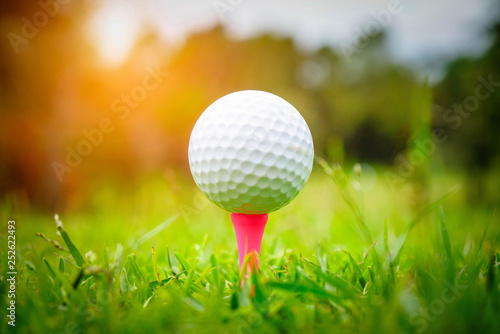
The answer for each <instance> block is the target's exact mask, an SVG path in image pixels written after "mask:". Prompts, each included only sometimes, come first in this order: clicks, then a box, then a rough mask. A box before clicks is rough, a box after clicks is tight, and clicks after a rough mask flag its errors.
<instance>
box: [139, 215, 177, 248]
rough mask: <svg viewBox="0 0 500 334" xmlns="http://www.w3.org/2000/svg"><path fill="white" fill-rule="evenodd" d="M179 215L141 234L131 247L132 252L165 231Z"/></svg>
mask: <svg viewBox="0 0 500 334" xmlns="http://www.w3.org/2000/svg"><path fill="white" fill-rule="evenodd" d="M178 216H179V215H174V216H172V217H170V218H168V219H167V220H165V221H164V222H163V223H161V224H159V225H158V226H156V227H155V228H154V229H152V230H151V231H149V232H147V233H145V234H143V235H142V236H141V237H140V238H139V239H137V241H136V242H135V244H134V246H133V247H132V251H134V250H136V249H137V248H139V247H140V246H141V245H142V244H143V243H145V242H146V241H148V240H149V239H151V238H152V237H154V236H155V235H157V234H158V233H160V232H161V231H163V230H164V229H166V228H167V227H169V226H170V225H171V224H172V223H173V222H174V221H175V220H176V219H177V217H178Z"/></svg>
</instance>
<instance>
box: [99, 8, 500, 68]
mask: <svg viewBox="0 0 500 334" xmlns="http://www.w3.org/2000/svg"><path fill="white" fill-rule="evenodd" d="M494 4H496V5H498V1H496V0H475V1H470V0H356V1H349V0H310V1H306V0H302V1H299V0H273V1H269V0H142V1H141V0H110V1H103V5H102V7H101V9H100V10H99V12H98V14H97V15H96V19H95V20H94V22H93V23H92V24H93V26H94V27H99V28H98V29H97V30H96V31H98V32H99V33H98V35H99V36H100V37H99V38H100V39H99V40H100V42H98V45H99V48H100V49H101V53H102V54H103V56H104V57H105V58H108V59H107V60H108V61H109V62H111V63H112V62H119V61H120V59H121V58H123V57H124V56H126V53H127V51H128V50H129V48H130V47H131V45H132V42H131V41H133V40H134V36H136V34H137V32H138V27H139V26H140V23H141V22H142V23H146V24H148V25H149V26H151V27H153V28H155V29H156V30H158V32H159V34H160V36H161V37H162V39H163V40H164V41H165V42H168V43H173V44H182V42H183V41H184V40H185V39H186V38H187V37H188V36H189V35H190V34H192V33H195V32H197V31H200V30H204V29H209V28H211V27H213V26H214V25H215V24H217V23H222V24H223V25H224V26H225V27H226V28H227V30H228V31H229V32H230V34H231V35H232V36H234V37H236V38H247V37H252V36H255V35H258V34H260V33H263V32H271V33H274V34H278V35H280V36H290V37H292V38H293V39H294V40H295V41H296V43H297V44H298V45H299V46H300V47H302V48H305V49H315V48H319V47H321V46H324V45H327V46H332V47H334V48H341V46H342V45H344V46H345V45H353V44H354V45H356V39H357V34H359V32H365V31H367V30H369V29H370V28H372V27H378V28H380V27H383V28H384V29H385V30H386V31H387V32H388V45H389V50H390V54H391V55H392V56H393V57H394V58H395V59H396V60H398V61H401V62H405V63H410V64H413V65H416V66H420V65H424V64H427V65H428V64H432V63H442V62H443V61H445V60H448V59H452V58H454V57H456V56H457V55H475V54H480V53H481V52H483V51H484V50H485V48H486V47H487V46H488V45H489V40H488V38H487V37H486V35H485V34H484V31H485V29H486V28H487V25H488V24H489V23H490V22H492V18H493V15H498V14H497V12H498V11H497V10H495V5H494ZM391 10H392V12H391ZM389 13H390V15H388V14H389ZM123 36H130V38H123ZM120 37H121V38H120ZM339 50H340V49H339ZM120 55H121V56H120Z"/></svg>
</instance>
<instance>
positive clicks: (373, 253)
mask: <svg viewBox="0 0 500 334" xmlns="http://www.w3.org/2000/svg"><path fill="white" fill-rule="evenodd" d="M384 173H385V171H384V169H382V168H378V167H377V168H375V169H373V168H372V169H371V170H369V169H363V172H362V173H361V176H360V175H359V174H356V173H355V172H352V171H351V169H350V168H347V167H346V172H345V173H344V171H342V169H340V167H339V166H328V165H323V166H320V165H315V170H314V173H313V175H312V176H311V179H310V181H309V182H308V184H307V185H306V187H305V189H304V190H303V191H302V193H301V194H300V195H299V196H298V197H297V198H296V199H295V200H294V201H293V202H292V203H291V204H290V205H289V206H287V207H285V208H283V209H281V210H279V211H277V212H275V213H272V214H270V216H269V222H268V225H267V227H266V231H265V234H264V241H263V245H262V254H261V257H260V271H259V273H258V275H255V276H252V277H250V278H249V279H246V280H244V284H243V286H242V284H241V279H242V275H240V273H239V266H238V256H237V249H236V240H235V237H234V231H233V227H232V225H231V222H230V218H229V214H228V213H226V212H224V211H223V210H221V209H219V208H218V207H216V206H215V205H213V204H211V203H209V202H208V201H207V200H206V199H205V198H204V197H203V196H202V195H201V193H199V191H198V190H197V189H196V188H195V186H194V183H193V182H192V181H191V180H190V179H185V180H184V179H183V178H182V177H181V176H179V177H177V178H175V179H174V180H177V181H172V180H171V181H170V182H166V181H165V179H163V178H160V177H155V176H153V177H150V178H147V179H145V180H144V181H143V182H141V183H140V186H138V187H137V188H134V189H118V188H117V187H111V186H101V187H100V188H98V189H97V190H96V192H95V193H94V194H93V195H92V197H91V198H90V199H89V200H87V201H85V202H84V203H85V205H84V206H83V208H80V209H77V210H68V211H67V212H64V213H60V216H59V220H60V221H62V225H61V223H60V222H59V225H56V223H55V222H54V217H53V216H51V215H49V214H41V213H37V212H35V211H34V210H29V209H26V208H23V209H20V208H19V204H18V203H16V202H15V201H6V202H5V203H3V205H2V206H1V208H0V209H1V215H2V222H1V224H0V225H1V226H2V230H1V231H0V236H1V240H2V242H1V248H0V268H1V275H0V295H1V301H0V303H1V308H2V310H4V311H3V312H2V314H6V308H7V307H8V305H7V302H8V300H9V299H8V298H7V292H8V290H9V287H10V285H9V282H8V281H7V278H9V275H8V274H7V272H9V269H8V267H7V237H8V235H9V234H8V229H7V221H8V220H9V219H15V220H16V229H15V235H16V247H17V248H16V269H17V285H16V318H15V324H16V327H15V328H13V327H11V326H9V325H8V324H7V322H8V321H10V320H9V319H8V318H6V317H5V316H3V317H2V318H3V320H2V322H1V325H0V328H1V332H2V333H8V332H17V333H57V334H60V333H163V332H176V333H253V332H255V333H289V332H290V333H293V332H302V333H313V332H314V333H335V332H353V333H438V332H445V333H500V299H499V283H500V279H499V274H500V272H499V270H500V268H499V263H500V253H499V248H498V243H499V242H500V233H499V232H500V227H499V224H498V213H495V211H494V209H490V208H487V207H481V206H474V207H473V206H471V205H468V204H467V200H466V196H465V192H466V190H465V188H464V187H463V186H462V187H461V186H460V185H461V183H462V181H461V177H460V175H444V174H443V175H439V174H437V175H432V176H430V177H428V178H427V179H426V182H425V184H424V185H422V184H421V183H418V182H416V181H415V180H408V181H407V182H404V183H401V184H398V185H397V188H396V189H390V187H388V185H387V182H386V179H385V177H384V175H385V174H384ZM35 233H41V234H40V235H38V236H37V235H35ZM44 239H45V240H44ZM153 248H154V253H153ZM251 284H254V289H255V296H254V297H251V296H250V290H251Z"/></svg>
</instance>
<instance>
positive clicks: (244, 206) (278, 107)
mask: <svg viewBox="0 0 500 334" xmlns="http://www.w3.org/2000/svg"><path fill="white" fill-rule="evenodd" d="M188 156H189V167H190V169H191V173H192V174H193V178H194V181H195V182H196V184H197V185H198V187H199V188H200V189H201V191H202V192H203V193H204V194H205V196H207V197H208V199H210V200H211V201H212V202H214V203H215V204H217V205H218V206H220V207H221V208H223V209H225V210H227V211H230V212H236V213H245V214H263V213H269V212H272V211H275V210H278V209H279V208H281V207H283V206H285V205H287V204H288V203H289V202H290V201H291V200H292V199H294V198H295V196H297V194H298V193H299V192H300V191H301V190H302V188H303V187H304V185H305V183H306V181H307V179H308V178H309V175H310V174H311V170H312V165H313V158H314V148H313V141H312V136H311V132H310V131H309V127H308V126H307V124H306V122H305V121H304V119H303V118H302V116H301V115H300V113H299V112H298V111H297V109H295V108H294V107H293V106H292V105H291V104H290V103H288V102H287V101H285V100H283V99H282V98H280V97H278V96H276V95H274V94H271V93H267V92H262V91H257V90H246V91H240V92H235V93H231V94H229V95H226V96H224V97H222V98H220V99H218V100H217V101H215V102H214V103H213V104H212V105H210V106H209V107H208V108H207V109H206V110H205V112H203V114H202V115H201V116H200V118H199V119H198V121H197V122H196V124H195V126H194V128H193V131H192V133H191V138H190V140H189V149H188Z"/></svg>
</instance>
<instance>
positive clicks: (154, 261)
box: [151, 247, 162, 285]
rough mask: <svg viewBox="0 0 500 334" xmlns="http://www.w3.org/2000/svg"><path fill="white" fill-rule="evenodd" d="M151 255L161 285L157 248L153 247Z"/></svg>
mask: <svg viewBox="0 0 500 334" xmlns="http://www.w3.org/2000/svg"><path fill="white" fill-rule="evenodd" d="M151 257H152V259H153V268H154V271H155V275H156V280H157V281H158V284H159V285H162V283H161V280H160V272H159V271H158V264H157V263H156V254H155V248H154V247H151Z"/></svg>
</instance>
